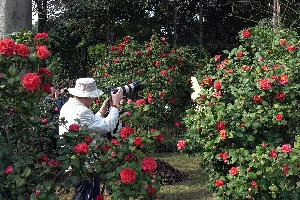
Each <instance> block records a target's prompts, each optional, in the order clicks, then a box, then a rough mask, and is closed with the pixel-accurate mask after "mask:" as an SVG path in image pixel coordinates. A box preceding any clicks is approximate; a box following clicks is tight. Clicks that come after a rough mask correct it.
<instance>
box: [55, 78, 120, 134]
mask: <svg viewBox="0 0 300 200" xmlns="http://www.w3.org/2000/svg"><path fill="white" fill-rule="evenodd" d="M68 91H69V93H70V94H71V95H73V96H74V97H73V98H70V99H69V100H68V101H67V102H66V103H65V104H64V105H63V106H62V108H61V110H60V115H59V118H60V119H62V118H64V119H65V120H66V121H67V124H66V125H65V126H63V125H61V126H60V127H59V134H60V135H62V134H63V133H64V132H66V131H68V130H67V127H69V126H70V125H71V124H78V122H77V121H76V119H79V120H80V124H81V125H87V126H88V128H89V130H91V132H96V133H98V136H99V137H100V138H106V133H108V132H112V131H113V130H114V129H115V127H116V125H117V123H118V118H119V108H118V107H119V104H120V101H121V100H122V98H123V91H122V89H120V90H119V91H118V92H117V93H116V94H112V95H111V98H108V99H106V100H105V101H104V103H103V105H102V107H101V108H100V110H99V111H98V112H97V113H96V114H94V113H93V112H92V111H91V110H90V109H89V108H90V107H91V105H92V104H93V102H94V101H95V99H96V98H97V97H99V96H101V95H102V94H103V92H102V91H101V90H99V89H97V86H96V82H95V80H94V79H93V78H79V79H77V81H76V85H75V88H69V89H68ZM109 105H110V109H109V113H108V115H107V116H106V117H104V116H105V114H106V111H107V109H108V106H109Z"/></svg>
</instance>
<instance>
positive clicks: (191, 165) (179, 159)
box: [154, 153, 213, 200]
mask: <svg viewBox="0 0 300 200" xmlns="http://www.w3.org/2000/svg"><path fill="white" fill-rule="evenodd" d="M154 157H155V158H157V159H162V160H164V161H166V162H168V163H169V164H170V165H171V166H172V167H174V168H176V169H179V170H180V171H182V172H183V173H186V174H188V175H189V180H188V181H186V182H184V183H178V184H176V185H168V186H163V187H162V188H161V190H160V191H159V194H158V196H159V197H160V198H161V199H162V200H185V199H187V200H204V199H207V200H212V199H213V198H212V197H211V194H209V193H208V192H207V190H206V188H205V184H206V182H207V180H208V177H207V174H205V172H204V171H203V170H202V169H201V168H200V167H199V163H200V157H197V156H196V157H187V156H186V155H181V154H179V153H164V154H156V155H154Z"/></svg>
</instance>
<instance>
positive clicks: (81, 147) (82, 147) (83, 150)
mask: <svg viewBox="0 0 300 200" xmlns="http://www.w3.org/2000/svg"><path fill="white" fill-rule="evenodd" d="M74 151H75V152H76V153H79V154H81V155H85V154H87V152H88V151H89V146H88V145H87V144H86V143H85V142H83V143H79V144H77V145H76V146H75V147H74Z"/></svg>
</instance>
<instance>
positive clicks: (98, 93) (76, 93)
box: [68, 88, 104, 98]
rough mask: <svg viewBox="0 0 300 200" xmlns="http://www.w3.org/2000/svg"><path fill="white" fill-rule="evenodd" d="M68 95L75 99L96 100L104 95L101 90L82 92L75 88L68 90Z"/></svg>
mask: <svg viewBox="0 0 300 200" xmlns="http://www.w3.org/2000/svg"><path fill="white" fill-rule="evenodd" d="M68 91H69V93H70V94H72V95H74V96H76V97H88V98H97V97H100V96H102V95H103V94H104V92H103V91H102V90H99V89H96V90H93V91H91V92H86V91H82V90H78V89H77V88H68Z"/></svg>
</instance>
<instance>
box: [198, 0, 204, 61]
mask: <svg viewBox="0 0 300 200" xmlns="http://www.w3.org/2000/svg"><path fill="white" fill-rule="evenodd" d="M198 4H199V46H200V48H202V47H203V7H202V0H200V1H199V3H198ZM200 57H201V58H202V53H201V55H200Z"/></svg>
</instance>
